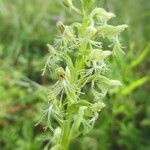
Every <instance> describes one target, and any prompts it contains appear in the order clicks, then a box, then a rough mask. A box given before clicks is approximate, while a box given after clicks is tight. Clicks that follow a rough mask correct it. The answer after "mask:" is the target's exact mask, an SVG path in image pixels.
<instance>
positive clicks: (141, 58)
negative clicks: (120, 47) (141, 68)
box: [130, 44, 150, 68]
mask: <svg viewBox="0 0 150 150" xmlns="http://www.w3.org/2000/svg"><path fill="white" fill-rule="evenodd" d="M149 52H150V44H148V46H147V47H146V48H145V49H144V50H143V52H142V53H141V54H140V55H139V56H138V58H136V59H135V60H134V61H132V63H131V65H130V66H131V67H132V68H134V67H136V66H138V65H139V64H140V63H142V61H144V59H145V58H146V57H147V56H148V53H149Z"/></svg>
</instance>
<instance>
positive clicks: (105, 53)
mask: <svg viewBox="0 0 150 150" xmlns="http://www.w3.org/2000/svg"><path fill="white" fill-rule="evenodd" d="M80 1H81V5H82V10H79V9H78V8H76V7H75V6H74V4H73V1H72V0H63V4H64V5H65V6H66V7H67V8H69V9H70V10H73V11H75V12H77V13H78V14H79V15H80V16H81V17H82V18H83V22H81V23H78V22H75V23H73V24H71V25H69V26H67V25H64V23H62V22H61V21H59V22H58V23H57V25H56V26H57V28H58V30H59V31H60V32H59V33H60V35H59V38H57V39H56V40H55V44H54V46H52V45H50V44H48V48H49V54H50V56H49V58H48V60H47V62H46V65H45V67H44V69H43V74H45V73H46V71H47V69H49V70H50V73H51V72H55V74H56V76H57V81H56V83H55V84H54V85H52V86H50V87H49V88H48V99H49V100H48V102H49V104H48V105H49V106H48V109H47V110H46V112H47V118H48V119H47V127H48V128H49V129H50V130H51V131H52V133H53V136H52V138H51V140H50V143H51V144H50V145H51V150H54V149H55V150H61V149H62V150H67V149H68V147H69V144H70V141H71V140H72V139H74V138H75V137H77V136H78V135H79V134H82V133H83V134H85V133H87V132H89V131H90V130H91V129H92V128H93V126H94V123H95V121H96V120H97V118H98V116H99V112H100V111H101V110H102V108H103V107H104V106H105V104H104V102H103V98H104V97H105V96H106V93H107V92H108V90H109V89H110V88H112V87H114V86H120V85H121V83H120V82H119V81H117V80H111V79H109V78H107V77H106V75H105V73H106V72H107V70H108V67H107V63H106V62H107V61H106V60H108V58H109V57H111V56H113V54H115V55H117V54H119V53H120V52H121V53H123V50H122V46H121V43H120V41H119V36H120V33H121V32H122V31H124V29H125V28H126V27H127V26H126V25H119V26H112V25H109V24H108V21H109V20H110V19H111V18H113V17H115V15H114V14H112V13H110V12H107V11H105V10H104V9H102V8H95V9H94V10H93V11H91V7H92V5H93V3H94V0H80ZM101 39H106V40H107V39H108V42H110V45H111V47H112V46H113V48H111V47H110V46H108V49H109V48H110V49H109V50H105V49H104V48H103V43H102V42H101V41H102V40H101ZM105 47H106V46H105ZM89 85H91V86H90V87H89ZM89 94H90V96H89Z"/></svg>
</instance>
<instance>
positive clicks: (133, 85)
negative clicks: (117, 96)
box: [121, 76, 150, 95]
mask: <svg viewBox="0 0 150 150" xmlns="http://www.w3.org/2000/svg"><path fill="white" fill-rule="evenodd" d="M149 79H150V78H149V77H148V76H146V77H143V78H141V79H138V80H136V81H134V82H132V83H131V84H130V85H128V86H127V87H125V88H123V89H122V91H121V94H122V95H128V94H130V93H131V92H132V91H133V90H135V89H137V88H138V87H140V86H142V85H143V84H144V83H145V82H147V81H148V80H149Z"/></svg>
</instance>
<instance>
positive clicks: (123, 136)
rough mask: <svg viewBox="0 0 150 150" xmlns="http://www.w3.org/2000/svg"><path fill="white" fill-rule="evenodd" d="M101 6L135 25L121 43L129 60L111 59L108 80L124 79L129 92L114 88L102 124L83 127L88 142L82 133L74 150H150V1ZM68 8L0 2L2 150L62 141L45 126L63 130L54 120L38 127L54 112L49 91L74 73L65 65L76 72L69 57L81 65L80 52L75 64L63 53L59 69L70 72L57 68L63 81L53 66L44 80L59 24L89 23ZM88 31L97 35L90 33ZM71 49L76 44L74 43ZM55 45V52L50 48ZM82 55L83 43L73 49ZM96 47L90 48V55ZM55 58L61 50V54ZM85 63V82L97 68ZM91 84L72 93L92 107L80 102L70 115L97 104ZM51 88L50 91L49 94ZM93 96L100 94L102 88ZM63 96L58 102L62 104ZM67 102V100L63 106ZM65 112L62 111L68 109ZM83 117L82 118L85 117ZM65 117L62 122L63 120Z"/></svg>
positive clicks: (31, 149) (55, 3)
mask: <svg viewBox="0 0 150 150" xmlns="http://www.w3.org/2000/svg"><path fill="white" fill-rule="evenodd" d="M73 2H74V5H75V6H77V7H78V8H80V5H79V2H78V3H76V1H73ZM88 6H89V5H88ZM95 7H102V8H105V9H106V10H107V11H108V12H114V13H115V14H116V16H117V17H116V18H115V19H112V20H110V22H109V23H110V24H112V25H116V24H121V23H124V24H128V26H129V28H128V29H127V30H126V32H123V34H122V38H121V39H120V40H121V43H123V46H125V47H124V48H123V50H124V51H125V55H120V54H119V57H118V55H117V56H114V57H112V56H113V55H112V56H109V59H108V58H106V59H105V63H106V64H107V65H108V68H109V71H107V72H105V74H103V75H104V76H105V78H106V77H107V79H109V80H112V79H117V80H120V81H121V83H122V86H121V87H119V88H118V87H113V88H111V89H109V91H108V93H107V94H106V95H105V97H104V98H103V99H102V101H100V102H101V104H102V105H103V102H104V103H105V108H104V109H102V110H101V112H100V116H99V117H98V119H97V121H96V123H95V125H94V126H93V125H92V124H90V126H86V127H89V128H84V126H83V123H82V125H81V126H80V128H79V130H78V131H81V132H82V133H86V134H84V136H83V134H80V133H79V132H78V131H77V132H75V133H74V136H72V137H71V139H73V140H71V144H70V149H71V150H74V149H81V150H88V149H90V150H108V149H110V150H114V149H115V150H116V149H118V150H132V149H137V150H148V149H149V148H150V144H149V140H150V136H149V134H150V133H149V131H150V130H149V129H150V119H149V118H150V111H149V110H150V107H149V106H150V105H149V99H150V96H149V69H148V67H149V57H148V55H149V49H150V45H149V19H148V18H149V2H148V1H147V0H139V1H138V2H137V1H136V0H127V1H126V2H124V1H122V0H111V1H109V0H107V1H106V0H101V1H99V0H97V1H96V3H95ZM62 8H63V6H62V3H61V2H60V1H52V0H45V1H44V3H43V2H42V1H40V0H36V1H34V0H30V1H28V0H27V1H24V0H17V1H16V0H12V1H9V0H1V1H0V20H1V21H0V68H1V69H0V149H2V150H11V149H18V150H19V149H21V150H22V149H24V150H34V149H35V150H37V149H43V148H47V147H46V146H52V145H53V146H54V145H56V143H53V142H52V143H50V145H48V144H49V141H55V142H56V140H52V139H53V137H54V136H53V135H52V132H49V130H44V129H45V128H44V127H45V126H47V127H48V128H51V126H52V127H53V128H54V129H55V128H56V127H57V126H58V124H59V123H58V122H57V121H56V118H53V117H54V116H51V117H52V118H51V119H52V120H51V124H49V123H48V122H47V118H43V120H42V121H41V122H40V124H38V125H37V123H39V120H40V119H41V113H43V114H44V113H45V112H46V111H43V110H47V109H48V107H49V106H48V103H47V94H46V93H47V87H49V85H50V88H53V85H55V82H57V81H60V78H59V75H60V73H62V72H64V73H65V77H66V75H67V73H68V69H66V66H68V67H67V68H69V67H71V66H69V65H68V64H69V63H70V62H68V60H69V59H66V58H64V55H65V54H67V55H69V57H70V58H71V60H72V61H73V64H74V63H75V61H76V58H78V57H79V54H76V57H75V59H73V58H74V57H73V53H72V52H68V50H67V51H66V52H63V54H64V55H62V56H60V57H59V59H60V60H59V63H58V64H57V65H59V66H61V67H62V68H63V71H62V68H61V69H60V68H59V69H56V70H57V72H58V76H57V73H56V72H55V68H53V69H52V70H50V71H51V73H49V72H48V71H47V72H45V75H44V76H41V74H42V71H41V68H43V66H44V64H45V60H46V59H47V58H49V53H47V47H46V46H45V45H46V44H47V43H52V41H53V38H54V36H55V35H56V34H57V31H56V29H55V24H56V22H58V21H59V20H63V22H65V23H64V24H71V23H72V22H74V21H75V22H80V23H81V22H82V20H81V18H82V16H81V15H78V14H77V13H76V12H78V10H75V11H74V8H72V9H71V11H70V9H67V8H66V10H65V7H64V8H63V9H62ZM91 11H92V7H91V8H90V10H89V11H88V13H89V14H90V12H91ZM79 13H80V12H79ZM137 14H138V15H137ZM12 16H13V17H12ZM95 19H96V18H95ZM95 19H94V22H95ZM59 23H60V22H59ZM64 24H61V25H62V26H64V27H65V28H66V27H67V28H71V27H72V25H71V26H66V25H64ZM58 25H59V24H58ZM88 25H89V24H88ZM81 26H82V24H81ZM96 26H99V25H98V24H97V25H96ZM58 27H59V26H58ZM79 28H80V27H79ZM73 29H75V35H76V36H77V35H78V28H77V27H75V28H73ZM60 31H61V30H60ZM83 32H84V31H83ZM88 33H89V34H90V32H88ZM60 35H62V33H60ZM82 36H83V35H81V32H80V37H81V38H82ZM83 37H84V36H83ZM59 40H60V38H59ZM69 40H70V39H69ZM95 40H96V41H101V42H103V46H104V47H103V49H104V50H107V49H108V45H109V44H110V43H109V41H107V40H106V39H102V38H101V37H100V39H99V38H97V39H95V38H94V40H93V41H95ZM73 43H75V44H78V39H76V38H75V41H73ZM69 44H72V43H71V42H69ZM82 44H83V43H82ZM82 44H81V45H82ZM83 45H84V44H83ZM63 46H64V45H63ZM67 46H68V44H67ZM49 47H50V48H51V46H50V45H49ZM92 48H93V49H95V48H96V47H95V46H93V47H92ZM55 49H56V50H58V49H57V48H55ZM75 49H77V51H78V50H79V49H80V46H77V45H76V48H73V49H72V51H75ZM90 49H91V48H90V47H88V50H90ZM88 50H87V53H83V54H85V55H87V56H88V55H90V53H88ZM62 51H63V49H62ZM50 52H52V51H50ZM56 53H58V52H57V51H56ZM117 54H118V53H117ZM62 57H63V58H62ZM87 58H89V57H87ZM87 60H88V59H87ZM108 60H109V61H108ZM84 63H85V64H81V63H79V64H81V67H82V65H83V66H84V65H87V67H83V71H80V72H79V70H77V72H75V73H76V74H80V76H82V75H84V74H85V71H86V70H85V69H89V68H90V67H91V63H90V62H89V61H86V62H84ZM54 67H55V66H54ZM56 68H57V67H56ZM47 69H48V68H47ZM74 69H75V68H74ZM74 69H70V68H69V70H70V72H71V71H75V70H74ZM76 69H77V68H76ZM71 75H72V72H71ZM67 78H68V76H67ZM71 78H72V76H71ZM87 78H88V76H87ZM79 79H81V78H79ZM88 79H89V80H90V81H89V82H88V83H86V86H85V87H84V88H83V89H82V91H80V87H77V85H76V84H73V85H75V86H73V88H70V89H69V91H70V90H77V91H78V90H79V91H78V92H76V94H75V95H74V94H73V95H71V97H72V96H77V97H79V98H80V99H82V100H88V101H89V102H90V104H89V103H88V101H86V102H85V101H84V102H83V103H82V102H81V103H80V104H79V105H76V103H75V104H74V105H76V106H75V107H74V108H76V109H72V110H70V111H72V113H71V115H74V113H75V112H76V111H77V110H78V107H80V106H81V105H91V106H93V103H94V102H96V101H91V100H93V92H92V88H91V84H90V82H91V79H90V78H88ZM69 82H70V79H69ZM86 82H87V81H86ZM74 83H75V82H74ZM94 85H95V83H94ZM74 87H75V88H74ZM50 88H48V93H49V92H50V91H49V89H50ZM94 90H98V87H96V88H94ZM83 93H87V94H83ZM71 94H72V93H71ZM78 94H80V96H79V95H78ZM59 96H60V95H58V97H57V99H58V98H60V97H59ZM65 97H66V95H65V94H64V95H63V100H64V99H65ZM79 98H77V99H79ZM77 101H79V100H77ZM51 102H52V101H50V103H51ZM62 102H63V106H64V110H65V111H67V110H66V108H67V107H66V104H64V103H65V101H62ZM91 103H92V104H91ZM86 107H89V106H86ZM61 108H62V109H63V107H61ZM90 108H91V107H90ZM90 111H91V109H88V111H87V110H86V109H84V110H83V112H84V117H85V118H86V121H88V120H90V119H91V118H92V117H94V116H93V114H94V113H93V112H92V114H90V113H89V112H90ZM77 112H79V111H77ZM46 114H47V113H46ZM63 115H65V114H63ZM85 115H86V116H85ZM95 115H96V112H95ZM76 116H77V117H79V115H76ZM65 119H66V118H63V121H64V120H65ZM82 119H83V118H82ZM79 121H80V119H79ZM93 123H94V122H93ZM35 125H36V126H35ZM50 125H51V126H50ZM71 126H73V123H72V124H71ZM43 128H44V129H43ZM92 128H93V129H92ZM57 131H59V130H57ZM57 133H58V132H57ZM77 133H78V134H77ZM10 135H11V136H10ZM77 136H78V137H77ZM75 137H76V138H75ZM64 141H65V140H64Z"/></svg>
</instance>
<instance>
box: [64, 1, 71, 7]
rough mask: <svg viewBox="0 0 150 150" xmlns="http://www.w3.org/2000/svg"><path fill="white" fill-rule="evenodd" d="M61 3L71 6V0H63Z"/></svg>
mask: <svg viewBox="0 0 150 150" xmlns="http://www.w3.org/2000/svg"><path fill="white" fill-rule="evenodd" d="M63 4H64V5H65V6H66V7H71V6H72V0H63Z"/></svg>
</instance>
